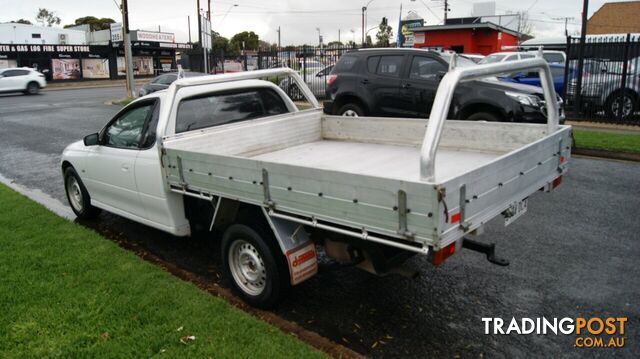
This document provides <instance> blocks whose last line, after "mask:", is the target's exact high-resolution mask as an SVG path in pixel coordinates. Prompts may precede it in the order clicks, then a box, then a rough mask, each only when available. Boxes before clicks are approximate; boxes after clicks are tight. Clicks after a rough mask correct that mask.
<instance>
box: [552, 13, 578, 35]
mask: <svg viewBox="0 0 640 359" xmlns="http://www.w3.org/2000/svg"><path fill="white" fill-rule="evenodd" d="M552 19H553V20H564V36H565V37H566V36H569V29H568V28H567V25H568V22H569V20H575V19H574V18H573V17H552Z"/></svg>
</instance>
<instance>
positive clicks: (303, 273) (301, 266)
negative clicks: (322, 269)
mask: <svg viewBox="0 0 640 359" xmlns="http://www.w3.org/2000/svg"><path fill="white" fill-rule="evenodd" d="M287 262H288V263H289V273H291V284H292V285H296V284H299V283H301V282H303V281H305V280H307V279H309V278H311V277H313V276H314V275H315V274H316V273H318V259H317V257H316V246H315V244H313V241H308V242H307V243H305V244H303V245H301V246H299V247H297V248H293V249H291V250H289V251H288V252H287Z"/></svg>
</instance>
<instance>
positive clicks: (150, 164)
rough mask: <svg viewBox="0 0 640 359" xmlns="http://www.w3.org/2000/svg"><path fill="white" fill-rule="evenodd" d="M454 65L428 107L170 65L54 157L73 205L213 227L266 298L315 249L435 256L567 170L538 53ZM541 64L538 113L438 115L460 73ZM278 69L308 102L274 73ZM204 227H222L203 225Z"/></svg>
mask: <svg viewBox="0 0 640 359" xmlns="http://www.w3.org/2000/svg"><path fill="white" fill-rule="evenodd" d="M452 63H453V64H452V68H451V69H450V70H449V72H448V73H447V74H446V75H445V76H444V78H443V79H442V81H441V84H440V87H439V89H438V93H437V96H436V98H435V102H434V104H433V108H432V111H431V116H430V118H429V119H428V120H426V119H395V118H367V117H360V118H345V117H337V116H328V115H325V114H323V112H322V109H321V106H320V105H319V104H318V102H317V100H316V99H315V98H314V97H313V94H312V93H311V91H310V90H309V88H308V87H307V86H306V85H305V83H304V81H302V79H301V78H300V76H299V75H298V74H297V73H296V72H295V71H293V70H290V69H286V68H282V69H272V70H261V71H252V72H244V73H236V74H226V75H215V76H204V77H197V78H187V79H180V80H178V81H176V82H174V83H173V84H172V85H171V86H170V87H169V89H168V90H167V91H161V92H157V93H154V94H151V95H149V96H146V97H143V98H140V99H138V100H136V101H134V102H132V103H131V104H129V105H128V106H126V107H125V108H123V109H122V110H121V111H120V112H119V113H118V114H117V115H116V116H115V117H114V118H113V119H112V120H111V121H109V122H108V123H107V125H106V126H105V127H104V128H103V129H102V130H101V131H100V132H99V133H95V134H92V135H89V136H87V137H85V139H84V141H81V142H77V143H74V144H72V145H70V146H69V147H67V149H66V150H65V151H64V154H63V156H62V171H63V173H64V183H65V188H66V191H67V196H68V199H69V202H70V204H71V207H72V208H73V210H74V212H75V213H76V214H77V215H78V217H81V218H87V217H91V216H95V215H96V214H97V213H98V212H99V210H100V209H103V210H106V211H109V212H113V213H116V214H118V215H121V216H124V217H126V218H129V219H132V220H134V221H137V222H140V223H144V224H146V225H149V226H152V227H155V228H158V229H160V230H163V231H166V232H169V233H172V234H174V235H176V236H189V235H191V234H192V233H194V232H195V231H205V232H206V231H214V230H215V231H219V232H221V233H223V235H222V239H221V240H222V243H221V245H222V267H223V271H224V273H223V274H224V276H225V278H226V279H227V280H228V281H229V283H230V284H231V285H232V287H233V288H234V289H235V290H236V291H237V292H238V293H239V294H240V295H241V296H242V298H243V299H244V300H245V301H247V302H248V303H250V304H252V305H254V306H258V307H270V306H273V305H274V304H276V303H277V302H278V300H279V299H281V297H282V296H283V294H284V293H285V291H286V290H287V289H288V288H289V287H290V286H291V285H296V284H298V283H300V282H302V281H303V280H305V279H308V278H309V277H311V276H312V275H314V274H315V273H316V272H317V268H318V266H317V254H316V248H320V247H322V248H323V250H324V252H326V254H327V255H328V256H329V257H331V258H334V259H335V260H337V261H339V262H341V263H349V264H354V265H357V266H358V267H360V268H362V269H365V270H367V271H370V272H372V273H376V274H388V273H392V272H396V273H404V274H407V273H409V271H408V270H407V269H406V268H402V267H401V265H402V263H403V262H404V260H406V259H407V258H409V257H410V256H412V255H415V254H419V255H425V256H428V257H429V258H430V260H431V262H432V263H434V264H436V265H437V264H440V263H442V262H443V261H444V260H445V259H446V258H447V257H449V256H451V255H452V254H454V253H455V252H457V251H459V250H460V249H461V248H463V247H464V248H468V249H472V250H475V251H479V252H482V253H484V254H486V256H487V259H489V260H490V261H491V262H493V263H496V264H500V265H506V264H508V262H507V261H506V260H503V259H500V258H496V256H495V255H494V248H493V245H491V244H486V243H481V242H479V241H477V240H472V239H469V238H465V236H467V235H473V234H477V233H479V232H481V230H482V228H483V225H484V224H485V223H487V222H488V221H489V220H491V219H492V218H494V217H496V216H498V215H500V214H502V215H504V216H505V217H506V224H508V223H511V222H512V221H513V220H514V219H516V218H518V217H519V216H520V215H522V214H523V213H524V212H525V211H526V203H527V202H526V201H527V198H528V197H529V196H530V195H532V194H534V193H535V192H537V191H539V190H547V191H549V190H551V189H552V188H554V187H555V186H557V185H558V184H559V183H560V181H561V178H562V175H563V174H564V173H565V172H566V171H567V165H568V161H569V159H570V154H571V153H570V149H571V128H570V126H564V125H559V124H558V105H557V103H556V95H555V93H554V91H553V86H552V80H551V74H550V71H549V67H548V65H547V63H546V62H545V61H544V60H543V59H542V58H539V57H538V58H535V59H529V60H521V61H513V62H508V63H498V64H490V65H481V66H476V67H465V68H454V67H453V66H455V65H454V63H455V61H452ZM525 70H536V71H539V73H540V77H541V78H542V84H543V88H544V93H545V100H546V105H547V106H546V110H547V117H548V123H547V124H546V125H538V124H520V123H490V122H465V121H453V120H447V121H445V120H446V115H447V113H448V109H449V106H450V104H451V100H452V96H453V91H454V89H455V87H456V85H457V84H458V83H459V82H462V81H468V80H472V79H476V78H481V77H487V76H492V75H495V74H499V73H504V72H514V71H525ZM277 76H289V77H290V78H291V80H292V81H294V82H295V83H296V84H297V86H298V88H299V89H300V90H301V92H302V93H303V95H304V96H305V97H306V98H307V99H308V101H309V102H310V103H311V105H312V108H310V109H305V110H299V109H298V108H297V107H296V105H295V104H294V103H293V102H292V101H291V99H290V98H288V97H287V95H286V94H285V93H284V92H283V91H282V90H281V89H280V88H278V86H276V85H274V84H273V83H272V82H268V81H263V80H259V79H260V78H270V79H273V78H275V77H277ZM212 238H218V237H217V236H213V235H212Z"/></svg>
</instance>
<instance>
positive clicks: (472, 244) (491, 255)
mask: <svg viewBox="0 0 640 359" xmlns="http://www.w3.org/2000/svg"><path fill="white" fill-rule="evenodd" d="M462 248H466V249H470V250H472V251H476V252H480V253H484V254H486V255H487V260H488V261H489V262H491V263H493V264H497V265H499V266H502V267H506V266H508V265H509V261H508V260H506V259H504V258H500V257H496V244H495V243H491V244H489V243H482V242H478V241H474V240H473V239H469V238H463V239H462Z"/></svg>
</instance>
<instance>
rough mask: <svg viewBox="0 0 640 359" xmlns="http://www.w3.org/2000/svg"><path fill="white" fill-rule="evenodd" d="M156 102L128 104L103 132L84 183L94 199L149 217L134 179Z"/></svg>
mask: <svg viewBox="0 0 640 359" xmlns="http://www.w3.org/2000/svg"><path fill="white" fill-rule="evenodd" d="M154 106H155V101H147V102H142V103H138V104H135V105H132V106H130V107H127V108H126V109H125V110H123V111H122V112H120V113H119V114H118V115H116V117H115V118H114V119H113V120H112V121H111V122H110V123H109V125H107V127H105V129H104V130H103V131H102V132H101V134H100V145H98V146H95V147H94V148H93V150H92V152H91V154H90V155H89V157H88V159H87V165H86V173H85V175H84V177H85V178H86V181H85V184H86V186H87V189H88V190H89V194H90V196H91V198H92V200H96V201H98V202H100V203H102V204H105V205H107V206H109V207H112V208H115V209H119V210H122V211H125V212H127V213H130V214H133V215H135V216H138V217H142V218H146V217H147V216H146V212H145V209H144V206H143V205H142V203H141V201H140V196H139V194H138V188H137V185H136V178H135V167H134V166H135V162H136V158H137V157H138V154H139V152H140V149H141V142H142V141H141V140H142V136H143V132H144V129H145V124H146V123H147V121H148V120H149V119H150V118H151V115H152V113H153V108H154Z"/></svg>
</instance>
